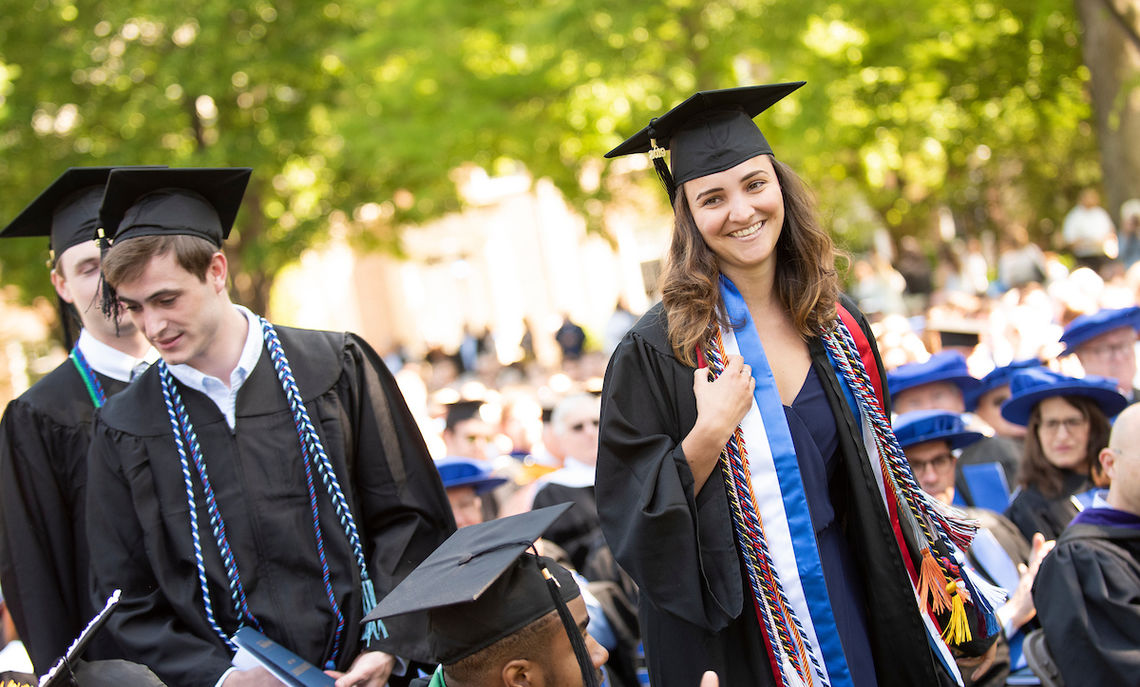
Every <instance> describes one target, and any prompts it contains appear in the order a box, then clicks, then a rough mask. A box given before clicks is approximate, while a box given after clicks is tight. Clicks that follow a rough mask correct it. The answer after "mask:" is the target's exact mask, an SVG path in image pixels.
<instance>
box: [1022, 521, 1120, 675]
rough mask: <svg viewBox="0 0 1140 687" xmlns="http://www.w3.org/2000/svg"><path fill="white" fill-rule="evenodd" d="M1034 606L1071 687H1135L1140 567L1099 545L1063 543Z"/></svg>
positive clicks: (1043, 572)
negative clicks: (1117, 686) (1123, 686)
mask: <svg viewBox="0 0 1140 687" xmlns="http://www.w3.org/2000/svg"><path fill="white" fill-rule="evenodd" d="M1033 600H1034V603H1035V604H1036V606H1037V613H1038V615H1039V616H1040V619H1041V626H1042V627H1043V628H1044V630H1045V640H1046V643H1047V644H1048V646H1049V649H1050V653H1051V654H1052V656H1053V660H1054V661H1055V662H1056V663H1057V665H1058V667H1059V668H1060V669H1061V675H1062V677H1063V678H1064V679H1065V684H1066V685H1070V686H1071V687H1081V686H1082V685H1089V686H1091V685H1124V684H1135V680H1136V676H1137V675H1138V674H1140V652H1137V651H1136V646H1137V643H1138V642H1140V564H1138V563H1137V561H1136V559H1135V558H1132V557H1131V556H1129V555H1128V554H1127V552H1125V551H1124V550H1123V549H1120V548H1118V547H1115V546H1114V545H1112V544H1111V543H1106V542H1103V541H1097V540H1095V539H1083V538H1082V539H1076V540H1072V541H1067V542H1061V543H1060V544H1059V545H1058V546H1057V548H1056V549H1055V550H1054V551H1053V552H1052V553H1050V554H1049V556H1048V557H1046V559H1045V560H1044V561H1043V562H1042V564H1041V569H1040V570H1039V571H1038V573H1037V579H1036V581H1035V582H1034V585H1033Z"/></svg>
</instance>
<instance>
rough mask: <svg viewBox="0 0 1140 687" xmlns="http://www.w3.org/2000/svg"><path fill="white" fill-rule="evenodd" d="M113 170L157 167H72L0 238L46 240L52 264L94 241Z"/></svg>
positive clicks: (0, 233)
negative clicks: (69, 250) (81, 245)
mask: <svg viewBox="0 0 1140 687" xmlns="http://www.w3.org/2000/svg"><path fill="white" fill-rule="evenodd" d="M113 169H138V170H155V169H160V167H157V166H156V167H136V168H130V167H126V168H120V167H72V168H70V169H68V170H67V171H65V172H64V173H63V174H61V175H60V176H59V178H58V179H56V180H55V181H53V182H52V183H51V185H50V186H48V187H47V188H46V189H44V190H43V192H41V193H40V195H39V196H38V197H37V198H36V199H35V200H33V201H32V202H31V203H30V204H29V205H28V206H27V207H26V208H24V209H23V211H21V212H20V214H19V215H17V216H16V218H15V219H14V220H12V221H11V222H10V223H9V224H8V226H6V227H4V228H3V229H0V237H2V238H19V237H24V236H46V237H48V242H49V247H50V249H51V252H52V262H54V261H55V258H56V257H57V256H59V255H62V254H63V252H64V251H65V250H67V249H68V248H71V247H72V246H77V245H79V244H81V243H84V242H86V241H93V240H94V239H95V232H96V230H97V229H98V227H99V226H100V225H99V204H100V202H101V201H102V200H103V189H104V187H105V186H106V184H107V177H108V176H109V175H110V174H111V170H113Z"/></svg>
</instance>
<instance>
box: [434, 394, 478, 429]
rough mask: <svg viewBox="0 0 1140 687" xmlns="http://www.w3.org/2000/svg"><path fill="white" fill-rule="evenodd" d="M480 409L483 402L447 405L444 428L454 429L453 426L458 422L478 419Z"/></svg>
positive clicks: (465, 401)
mask: <svg viewBox="0 0 1140 687" xmlns="http://www.w3.org/2000/svg"><path fill="white" fill-rule="evenodd" d="M482 407H483V401H473V400H463V401H454V402H452V403H448V404H447V413H446V415H445V419H444V427H446V428H447V429H455V426H456V425H458V424H459V423H460V422H465V421H467V420H470V419H471V418H475V417H479V409H480V408H482Z"/></svg>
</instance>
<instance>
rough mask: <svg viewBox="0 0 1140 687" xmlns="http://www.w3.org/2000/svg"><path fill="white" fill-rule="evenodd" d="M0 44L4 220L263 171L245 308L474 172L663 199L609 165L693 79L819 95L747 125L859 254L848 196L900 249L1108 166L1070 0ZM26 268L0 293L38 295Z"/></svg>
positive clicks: (56, 13) (510, 12) (101, 12)
mask: <svg viewBox="0 0 1140 687" xmlns="http://www.w3.org/2000/svg"><path fill="white" fill-rule="evenodd" d="M0 35H3V36H4V40H3V42H2V43H0V184H3V186H4V188H5V189H6V192H5V193H4V194H3V195H2V196H0V214H2V215H3V216H4V217H9V216H11V215H12V214H13V213H14V212H15V211H17V210H18V209H19V207H20V206H21V205H22V204H23V203H25V202H27V200H29V199H30V198H31V197H33V196H34V195H35V193H36V192H37V191H38V190H39V189H40V188H41V187H42V186H43V185H44V184H46V183H47V182H48V181H50V180H51V179H52V178H53V177H54V176H55V175H56V174H58V173H59V171H60V170H61V169H62V168H64V167H66V166H68V165H83V164H111V163H119V164H127V163H152V164H153V163H164V164H170V165H184V166H189V165H201V166H206V165H248V166H252V167H254V170H255V175H254V181H253V185H252V187H251V190H250V193H249V197H248V199H247V203H246V206H245V209H244V210H243V212H242V214H241V215H240V216H239V219H238V227H237V231H236V235H235V238H234V240H233V241H232V242H231V245H230V247H229V252H230V254H231V257H232V258H234V260H235V262H236V263H237V264H236V265H235V267H236V268H237V271H238V272H239V277H238V279H237V281H236V282H235V287H236V289H237V291H238V297H239V298H241V299H242V300H243V301H245V302H247V303H249V304H251V305H254V306H255V307H257V306H263V305H264V303H265V296H266V294H267V291H268V287H269V284H270V283H271V281H272V277H273V275H274V274H275V273H276V271H277V270H278V269H280V267H282V266H283V265H284V264H286V263H287V262H289V261H290V260H292V259H293V258H294V257H295V256H296V255H297V254H298V253H299V252H300V251H301V250H302V249H303V248H304V247H306V246H308V245H310V244H311V243H313V242H314V241H319V240H320V238H321V237H322V235H323V233H324V232H325V231H326V230H327V226H328V222H327V219H328V217H329V216H330V214H332V213H335V212H341V213H343V216H344V217H347V218H351V219H354V220H356V221H355V222H354V223H353V226H354V227H355V228H356V229H357V231H356V232H355V233H354V234H353V235H354V236H355V238H356V239H357V240H359V241H360V242H361V244H362V245H365V246H368V247H380V248H385V249H389V250H398V246H399V243H398V231H397V228H399V227H405V226H409V225H410V224H414V223H416V222H420V221H423V220H427V219H430V218H432V217H434V216H438V215H439V214H441V213H444V212H448V211H451V210H454V209H457V208H458V207H460V205H461V201H460V199H459V196H458V194H457V191H456V183H455V179H456V175H455V174H454V171H455V170H456V169H458V168H460V167H462V166H463V165H465V164H470V163H474V164H476V165H479V166H482V167H484V168H486V169H488V170H490V171H492V172H498V171H504V170H509V169H517V168H520V167H522V168H525V169H527V170H528V171H529V172H530V173H531V174H533V175H534V176H536V177H547V178H550V179H552V180H553V181H554V182H555V183H556V184H557V185H558V187H559V188H560V189H562V191H563V192H564V193H565V194H566V196H567V198H569V199H570V201H571V202H572V203H573V204H574V205H575V206H576V207H577V208H579V209H580V210H581V211H582V212H583V214H584V215H585V216H586V217H587V218H588V220H589V221H590V223H591V226H592V227H594V228H595V229H601V230H604V228H605V223H604V221H603V217H604V210H605V208H606V206H607V203H609V202H610V201H611V200H612V197H613V195H614V194H615V193H621V194H626V193H628V190H629V189H630V188H631V186H630V181H631V180H632V181H633V182H634V183H635V184H637V186H635V187H634V188H640V187H644V189H645V190H644V191H643V192H642V193H643V194H645V195H646V197H655V198H660V199H661V202H662V203H663V202H664V196H663V194H661V193H659V192H657V191H655V190H654V189H652V187H651V184H654V183H655V182H654V181H653V180H652V179H651V177H652V174H651V173H650V172H648V171H646V172H644V173H634V174H633V175H632V177H631V175H630V174H629V173H628V164H626V165H625V166H624V167H623V166H622V165H618V164H614V163H609V162H603V161H602V159H601V155H602V154H603V153H604V152H606V151H607V150H608V149H609V148H611V147H612V146H613V145H616V144H617V143H618V142H620V141H621V140H622V138H624V137H625V136H626V135H628V134H631V133H632V132H634V131H636V130H637V129H639V128H641V127H642V126H644V125H645V124H646V123H648V121H649V118H650V117H652V116H653V115H655V114H658V113H660V112H662V111H664V110H665V109H666V108H668V107H670V106H671V105H673V104H674V103H676V102H679V101H680V100H681V99H683V98H684V97H686V96H688V95H689V94H691V93H692V92H693V91H694V90H698V89H708V88H720V87H726V86H733V85H740V84H747V83H757V82H764V81H790V80H798V79H803V80H806V81H807V82H808V86H807V87H805V88H804V89H801V90H800V91H798V92H797V93H796V94H795V95H793V96H792V97H791V98H789V99H787V101H786V102H784V103H781V104H779V105H778V106H776V107H775V108H773V110H772V111H771V112H769V113H767V114H765V115H763V116H762V118H761V119H760V120H759V121H760V122H761V124H762V126H763V128H764V129H765V133H766V134H767V135H768V138H769V140H770V141H771V142H772V145H773V147H774V148H775V150H776V151H777V152H778V153H779V155H780V156H781V157H782V158H784V159H786V160H787V161H788V162H790V163H791V164H792V165H793V166H794V167H796V168H797V169H799V170H800V171H801V173H802V174H803V175H804V176H805V177H806V178H807V180H808V181H809V182H810V183H811V184H812V185H814V186H815V187H816V188H817V189H818V191H819V193H820V196H821V200H822V202H823V206H824V207H825V209H826V210H827V211H828V213H829V216H830V218H831V222H832V225H833V226H834V227H835V228H836V230H837V231H838V232H839V233H840V235H841V236H842V240H843V241H844V242H845V243H846V244H847V245H849V246H850V247H853V248H861V247H863V246H864V245H865V241H866V235H865V227H864V226H863V225H860V224H858V223H856V222H854V221H852V220H851V216H852V215H851V213H850V212H849V210H848V207H849V205H850V199H852V198H857V199H861V201H862V203H863V204H865V205H867V204H869V207H870V208H872V209H873V211H874V216H875V218H877V221H878V222H881V223H882V224H885V225H887V226H889V227H891V228H892V230H893V231H895V232H896V233H900V234H901V233H917V234H924V233H926V232H927V231H928V230H929V228H930V226H931V225H932V219H931V218H932V217H933V212H932V211H933V210H934V208H936V207H937V206H947V207H949V208H950V209H951V210H952V211H953V212H954V213H955V215H956V217H958V218H959V219H960V220H961V221H962V225H963V226H965V227H966V228H967V229H968V230H976V229H979V228H983V227H995V228H999V229H1000V228H1001V226H1002V224H1003V223H1004V222H1006V221H1022V222H1025V223H1026V224H1028V225H1029V226H1030V227H1031V228H1033V229H1034V230H1036V231H1038V232H1044V231H1046V230H1047V229H1048V225H1047V224H1045V225H1042V224H1041V220H1056V219H1058V218H1059V217H1060V216H1061V215H1062V214H1063V212H1064V211H1065V210H1066V209H1067V208H1068V207H1069V205H1071V201H1072V198H1073V197H1074V194H1075V189H1076V188H1077V187H1078V186H1081V185H1084V184H1087V183H1089V182H1095V181H1096V180H1097V178H1098V175H1099V166H1098V163H1097V158H1096V152H1095V150H1096V149H1095V141H1094V136H1093V132H1092V128H1091V126H1090V124H1089V123H1088V120H1089V116H1090V112H1089V107H1088V105H1087V98H1086V96H1085V94H1084V88H1085V82H1086V81H1087V80H1088V78H1089V75H1088V71H1087V70H1086V69H1085V68H1084V67H1083V66H1082V64H1081V55H1080V49H1079V27H1078V25H1077V23H1076V19H1075V16H1074V12H1073V7H1072V5H1071V3H1069V2H1062V1H1061V0H1002V1H997V0H992V1H989V2H973V1H970V2H966V1H964V0H950V1H947V0H940V1H937V2H936V1H935V0H905V1H904V0H850V1H848V2H843V3H839V2H823V1H820V0H801V1H799V2H794V3H792V2H785V1H779V0H657V1H654V2H648V1H641V0H639V1H634V2H627V3H613V2H603V0H574V1H572V2H571V1H570V0H498V1H496V2H464V1H461V0H380V1H379V2H377V1H376V0H371V1H365V0H333V1H330V2H326V3H323V4H322V3H319V2H318V3H309V2H302V1H301V0H252V1H250V0H246V1H244V2H242V1H240V0H239V1H235V0H227V1H226V2H221V1H220V0H189V1H187V2H183V3H159V2H155V1H154V0H142V1H140V2H132V3H112V2H107V1H105V0H34V2H30V3H29V2H17V0H0ZM622 170H627V171H622ZM648 194H656V195H653V196H651V195H648ZM37 251H42V248H41V246H40V245H39V244H37V245H35V246H32V247H25V246H19V247H13V248H10V247H9V246H5V250H4V251H3V253H2V257H0V261H2V266H3V268H4V270H5V271H4V273H3V278H4V280H5V281H7V282H17V283H22V284H29V285H31V284H34V285H35V287H34V288H37V289H40V290H41V292H42V290H44V289H46V280H44V279H43V278H42V271H40V270H39V269H38V265H42V260H40V259H39V258H38V257H37V258H36V259H34V260H33V259H31V257H32V256H33V255H35V254H36V252H37ZM33 292H34V291H33Z"/></svg>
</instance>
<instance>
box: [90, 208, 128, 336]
mask: <svg viewBox="0 0 1140 687" xmlns="http://www.w3.org/2000/svg"><path fill="white" fill-rule="evenodd" d="M95 245H96V246H98V247H99V262H100V263H102V262H103V260H105V259H106V258H107V251H109V250H111V239H109V238H107V236H106V234H105V233H104V231H103V227H99V229H98V230H97V231H96V232H95ZM99 293H100V295H101V300H100V303H99V306H100V309H102V311H103V314H104V315H105V316H107V317H109V318H111V319H112V320H113V321H114V322H115V332H116V334H117V333H118V330H119V317H120V316H121V315H122V314H123V310H122V307H123V306H122V305H121V304H120V303H119V294H117V293H115V289H114V287H112V286H111V285H110V284H108V283H107V279H106V278H105V277H104V276H103V273H102V270H100V272H99Z"/></svg>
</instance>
